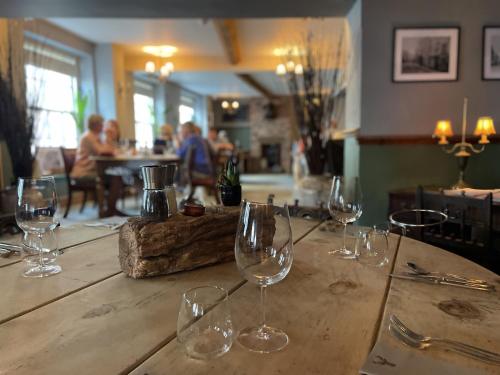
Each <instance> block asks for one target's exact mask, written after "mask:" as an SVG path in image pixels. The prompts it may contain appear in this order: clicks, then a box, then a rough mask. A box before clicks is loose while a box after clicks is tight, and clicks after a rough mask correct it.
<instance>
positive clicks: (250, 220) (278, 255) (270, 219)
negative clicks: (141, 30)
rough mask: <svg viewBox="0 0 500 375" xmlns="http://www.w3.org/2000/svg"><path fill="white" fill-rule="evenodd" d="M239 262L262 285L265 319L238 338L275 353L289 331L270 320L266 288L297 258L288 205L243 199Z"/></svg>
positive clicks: (249, 345)
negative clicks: (294, 251) (267, 312)
mask: <svg viewBox="0 0 500 375" xmlns="http://www.w3.org/2000/svg"><path fill="white" fill-rule="evenodd" d="M234 251H235V257H236V265H237V266H238V270H239V271H240V273H241V275H242V276H243V277H244V278H245V279H246V280H248V281H249V282H251V283H253V284H256V285H258V286H260V305H261V310H262V319H261V321H260V324H259V325H256V326H251V327H247V328H245V329H243V330H241V331H240V333H239V336H238V342H239V343H240V344H241V345H242V346H244V347H245V348H247V349H249V350H251V351H254V352H258V353H271V352H275V351H278V350H281V349H283V348H284V347H285V346H286V345H287V344H288V336H287V334H286V333H285V332H284V331H282V330H281V329H279V328H274V327H271V326H269V325H267V323H266V290H267V287H268V286H269V285H273V284H276V283H278V282H280V281H281V280H283V279H284V278H285V277H286V275H287V274H288V272H289V271H290V268H291V267H292V262H293V245H292V230H291V227H290V215H289V212H288V207H287V205H286V204H285V205H284V207H278V206H273V205H272V204H266V203H256V202H248V201H246V200H245V201H243V202H242V204H241V212H240V221H239V223H238V229H237V231H236V243H235V247H234Z"/></svg>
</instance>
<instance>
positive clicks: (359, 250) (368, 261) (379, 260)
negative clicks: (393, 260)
mask: <svg viewBox="0 0 500 375" xmlns="http://www.w3.org/2000/svg"><path fill="white" fill-rule="evenodd" d="M388 235H389V231H388V230H387V229H386V228H381V227H377V226H374V227H373V228H372V229H371V230H368V231H360V232H359V235H358V237H357V239H356V256H357V259H358V260H359V262H360V263H362V264H364V265H367V266H372V267H382V266H385V265H386V264H387V263H388V262H389V259H387V251H388V249H389V239H388Z"/></svg>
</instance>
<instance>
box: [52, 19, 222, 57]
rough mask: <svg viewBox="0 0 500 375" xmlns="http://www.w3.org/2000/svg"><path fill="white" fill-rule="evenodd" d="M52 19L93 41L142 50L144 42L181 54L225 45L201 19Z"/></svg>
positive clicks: (211, 51)
mask: <svg viewBox="0 0 500 375" xmlns="http://www.w3.org/2000/svg"><path fill="white" fill-rule="evenodd" d="M49 21H50V22H52V23H55V24H56V25H58V26H60V27H62V28H64V29H66V30H69V31H71V32H73V33H75V34H77V35H79V36H81V37H83V38H85V39H88V40H90V41H91V42H94V43H117V44H121V45H123V46H125V47H126V49H127V51H128V52H131V53H141V47H142V46H144V45H160V44H169V45H174V46H176V47H177V48H178V49H179V50H178V52H177V55H180V56H193V55H199V56H219V55H223V54H224V50H223V49H222V45H221V44H220V42H219V39H218V36H217V34H216V32H215V29H214V27H213V25H212V24H211V22H208V21H206V22H205V21H203V20H201V19H182V20H172V19H148V18H50V19H49Z"/></svg>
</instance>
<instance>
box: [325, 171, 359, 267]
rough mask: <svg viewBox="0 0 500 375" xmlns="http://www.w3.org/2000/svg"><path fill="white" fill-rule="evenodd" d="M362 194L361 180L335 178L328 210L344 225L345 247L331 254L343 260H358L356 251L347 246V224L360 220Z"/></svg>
mask: <svg viewBox="0 0 500 375" xmlns="http://www.w3.org/2000/svg"><path fill="white" fill-rule="evenodd" d="M361 201H362V194H361V186H360V183H359V178H357V177H343V176H334V177H333V181H332V190H331V193H330V201H329V202H328V210H329V211H330V215H331V216H332V218H333V219H334V220H336V221H338V222H340V223H341V224H343V225H344V236H343V245H342V247H341V248H340V249H335V250H332V251H330V252H329V254H332V255H335V256H339V257H341V258H343V259H356V251H355V249H348V248H347V246H346V231H347V224H348V223H353V222H355V221H356V220H358V219H359V218H360V216H361V214H362V212H363V210H362V205H361Z"/></svg>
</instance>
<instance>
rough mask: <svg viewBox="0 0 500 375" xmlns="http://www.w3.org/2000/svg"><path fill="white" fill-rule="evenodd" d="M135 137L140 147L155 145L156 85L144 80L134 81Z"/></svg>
mask: <svg viewBox="0 0 500 375" xmlns="http://www.w3.org/2000/svg"><path fill="white" fill-rule="evenodd" d="M134 91H135V92H134V118H135V138H136V140H137V144H138V145H139V147H148V148H151V147H153V132H154V129H153V128H154V123H155V116H154V104H155V102H154V87H153V86H152V85H150V84H148V83H145V82H142V81H135V82H134Z"/></svg>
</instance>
